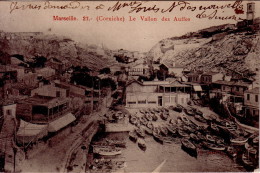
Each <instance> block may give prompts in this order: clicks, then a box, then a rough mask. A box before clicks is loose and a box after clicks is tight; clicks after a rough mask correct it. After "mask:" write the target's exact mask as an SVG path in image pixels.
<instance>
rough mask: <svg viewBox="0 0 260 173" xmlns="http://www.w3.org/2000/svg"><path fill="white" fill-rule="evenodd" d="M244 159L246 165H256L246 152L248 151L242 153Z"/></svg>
mask: <svg viewBox="0 0 260 173" xmlns="http://www.w3.org/2000/svg"><path fill="white" fill-rule="evenodd" d="M242 161H243V163H244V165H245V166H247V167H250V168H251V167H254V163H253V162H252V161H251V160H250V159H249V156H248V154H246V153H243V154H242Z"/></svg>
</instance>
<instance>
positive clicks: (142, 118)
mask: <svg viewBox="0 0 260 173" xmlns="http://www.w3.org/2000/svg"><path fill="white" fill-rule="evenodd" d="M140 122H141V124H142V125H145V126H146V125H147V123H148V121H147V119H146V118H145V117H141V118H140Z"/></svg>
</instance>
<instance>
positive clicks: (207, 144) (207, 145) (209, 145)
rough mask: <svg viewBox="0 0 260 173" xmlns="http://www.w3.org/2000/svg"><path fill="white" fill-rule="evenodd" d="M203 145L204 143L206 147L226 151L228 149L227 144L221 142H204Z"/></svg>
mask: <svg viewBox="0 0 260 173" xmlns="http://www.w3.org/2000/svg"><path fill="white" fill-rule="evenodd" d="M202 145H204V146H205V147H206V148H209V149H212V150H217V151H224V150H225V149H226V147H225V145H222V144H221V145H219V144H212V143H209V142H202Z"/></svg>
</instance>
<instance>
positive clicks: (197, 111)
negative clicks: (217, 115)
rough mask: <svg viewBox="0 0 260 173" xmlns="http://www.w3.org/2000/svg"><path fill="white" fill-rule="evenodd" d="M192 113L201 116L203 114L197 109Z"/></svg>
mask: <svg viewBox="0 0 260 173" xmlns="http://www.w3.org/2000/svg"><path fill="white" fill-rule="evenodd" d="M194 111H195V113H196V114H197V115H203V112H202V111H200V110H199V109H194Z"/></svg>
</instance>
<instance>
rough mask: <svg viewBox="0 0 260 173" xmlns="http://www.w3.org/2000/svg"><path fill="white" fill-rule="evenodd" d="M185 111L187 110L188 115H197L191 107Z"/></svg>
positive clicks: (185, 110)
mask: <svg viewBox="0 0 260 173" xmlns="http://www.w3.org/2000/svg"><path fill="white" fill-rule="evenodd" d="M184 112H185V113H186V114H187V115H190V116H193V115H195V113H194V112H193V110H192V109H190V108H185V109H184Z"/></svg>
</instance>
